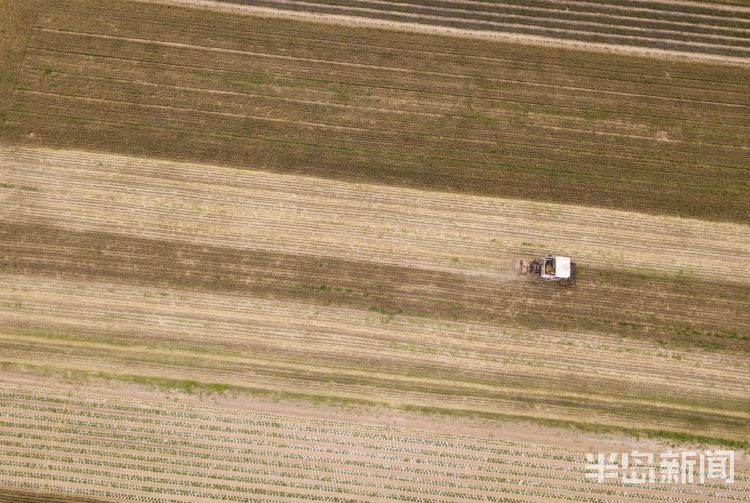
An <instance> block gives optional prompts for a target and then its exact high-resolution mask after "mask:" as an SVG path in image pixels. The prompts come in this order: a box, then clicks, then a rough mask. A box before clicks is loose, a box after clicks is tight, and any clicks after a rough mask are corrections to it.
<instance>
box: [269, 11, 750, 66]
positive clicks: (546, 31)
mask: <svg viewBox="0 0 750 503" xmlns="http://www.w3.org/2000/svg"><path fill="white" fill-rule="evenodd" d="M436 4H437V2H432V4H431V5H424V4H421V3H415V2H407V3H401V2H399V3H395V2H380V1H368V0H357V1H353V2H352V1H337V0H324V1H320V2H289V1H284V2H278V1H274V0H265V1H261V2H255V3H254V5H255V6H266V7H274V8H282V9H285V10H294V11H303V12H313V13H323V14H339V15H347V16H358V17H369V18H376V19H379V20H390V21H400V22H409V23H422V24H428V25H433V26H435V25H437V26H448V27H452V28H464V29H474V30H487V31H497V32H505V33H521V34H531V35H542V36H547V37H553V38H561V39H573V40H580V41H587V42H605V43H616V44H626V45H635V46H643V47H653V48H666V49H676V50H682V51H688V52H690V51H694V52H703V53H713V54H726V55H732V56H739V57H747V55H748V52H747V50H746V48H747V46H748V45H750V39H749V38H748V34H747V29H748V28H749V27H750V20H749V21H743V20H740V19H729V18H720V17H716V16H713V17H711V16H698V15H692V16H683V17H681V18H678V17H677V16H675V15H674V14H671V15H670V14H667V13H665V12H664V11H662V12H661V13H659V14H657V18H662V19H654V18H653V17H652V16H648V14H649V13H651V14H652V15H653V11H648V10H640V9H632V8H631V9H627V10H624V11H621V12H619V13H613V12H611V11H610V12H607V13H603V12H599V13H586V12H581V11H580V10H577V9H576V7H577V6H579V5H580V3H577V4H573V8H572V9H570V8H568V9H565V10H562V9H560V8H559V7H554V8H550V6H549V5H548V6H547V7H534V6H524V7H521V6H519V5H508V4H493V5H491V6H490V4H487V3H484V4H483V5H482V4H479V5H482V7H481V8H479V9H477V8H476V7H475V6H476V5H478V4H477V3H464V4H455V3H447V2H440V3H439V4H440V5H436ZM467 5H468V6H470V7H475V8H473V9H472V8H469V9H466V7H467ZM566 5H567V4H566ZM639 14H640V18H639ZM643 14H646V17H645V18H644V17H643ZM740 14H741V11H740ZM649 17H650V19H649ZM665 17H666V18H667V19H669V20H664V18H665ZM670 18H671V19H670ZM676 18H677V19H676ZM678 19H679V20H678Z"/></svg>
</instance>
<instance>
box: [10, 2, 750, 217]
mask: <svg viewBox="0 0 750 503" xmlns="http://www.w3.org/2000/svg"><path fill="white" fill-rule="evenodd" d="M71 5H72V4H71ZM138 8H142V9H154V15H153V16H145V17H146V18H153V19H159V16H161V15H163V16H165V19H169V20H170V23H169V24H170V25H172V24H173V25H174V26H179V27H180V28H179V29H178V30H175V31H173V32H170V34H169V35H165V33H164V32H163V30H160V29H157V27H156V26H149V25H146V24H143V23H135V22H134V21H133V19H132V16H131V15H130V13H129V12H128V13H127V16H126V15H125V13H124V12H123V13H119V11H117V12H115V13H113V15H112V17H111V18H107V21H106V22H98V21H96V22H95V23H94V21H92V23H94V24H91V25H90V26H89V25H85V26H84V25H81V26H78V25H80V24H81V23H78V22H75V20H76V19H77V18H78V17H80V16H74V14H75V10H67V11H66V8H65V7H61V8H60V9H59V10H52V11H51V12H50V16H49V17H48V18H45V20H44V23H45V24H44V27H39V28H37V29H36V30H35V31H34V33H33V34H32V37H31V38H30V41H29V44H30V47H29V51H28V52H27V54H28V57H27V62H26V63H25V64H24V67H23V74H22V76H21V78H20V83H19V88H18V89H17V91H16V95H15V99H14V109H13V110H12V111H11V112H10V115H9V121H8V123H7V125H6V128H5V132H4V133H3V136H4V137H5V138H7V139H11V140H13V141H21V139H23V140H22V141H30V142H31V143H39V142H41V143H42V144H47V145H54V146H58V147H59V146H75V147H86V148H93V149H107V150H116V151H123V152H129V153H136V154H144V155H154V154H155V153H157V150H158V155H160V156H166V157H173V158H180V159H194V160H195V159H197V160H207V161H211V162H222V163H228V164H232V165H237V166H242V167H250V168H261V169H268V170H274V171H282V172H300V173H306V174H312V175H318V176H325V177H332V178H340V179H344V180H358V181H379V182H385V183H388V184H399V185H412V186H423V187H425V188H435V187H438V188H439V187H443V188H444V187H445V186H446V183H447V184H448V186H450V187H451V188H452V189H453V190H456V191H459V192H474V193H476V192H480V193H484V192H486V191H491V193H492V194H491V195H505V194H506V193H509V191H510V189H511V188H512V192H513V194H514V195H515V196H516V197H526V198H530V199H540V198H541V199H544V200H555V201H562V200H569V201H571V199H570V195H571V194H574V195H575V197H574V199H573V200H572V202H586V203H587V204H591V203H593V204H597V205H601V204H604V203H605V201H606V203H607V205H610V206H614V207H621V208H629V209H645V207H644V206H642V205H643V204H646V205H648V206H650V205H654V204H656V205H658V206H659V207H660V208H661V209H660V210H659V211H665V212H668V213H669V212H672V213H673V212H675V211H676V209H677V208H679V212H680V214H688V215H702V216H705V215H708V214H712V215H714V216H715V215H716V212H721V213H723V214H724V215H725V217H726V216H728V215H730V214H731V215H734V216H732V217H731V218H730V219H740V218H741V215H743V214H744V213H745V212H744V210H743V207H744V205H746V199H745V198H743V197H742V191H743V190H744V186H745V185H746V183H747V182H746V180H745V175H746V172H745V170H744V169H743V167H742V166H743V162H744V154H743V153H742V151H743V149H744V146H745V143H746V138H747V135H746V134H745V133H746V131H745V129H746V126H745V123H744V122H743V119H744V112H743V110H744V108H746V107H747V89H746V87H745V86H742V85H740V84H737V83H735V79H736V78H737V77H738V76H739V74H740V73H742V72H743V71H744V70H742V69H735V70H734V72H735V73H737V74H738V75H734V76H732V72H731V71H727V70H726V69H725V68H722V70H721V72H715V75H716V76H717V77H718V79H719V80H717V81H716V82H719V83H722V84H721V85H715V84H712V85H711V86H710V88H711V89H717V90H716V91H714V90H711V89H709V88H708V86H706V83H705V82H704V80H702V77H699V78H691V77H689V76H688V75H686V74H685V70H684V68H682V66H684V65H683V64H677V63H675V64H671V63H670V65H671V66H670V68H669V71H667V73H670V72H675V73H678V74H680V76H679V77H671V76H670V77H669V78H665V77H664V76H663V68H662V75H659V74H658V73H657V72H656V71H655V70H652V69H651V68H650V67H648V65H643V66H644V67H643V68H642V74H643V75H644V76H646V77H645V80H644V78H638V76H637V75H635V74H633V73H628V72H624V73H623V74H622V75H624V77H623V76H620V77H619V79H620V80H618V77H617V74H616V73H601V70H598V71H594V70H587V72H593V73H594V75H595V76H594V77H589V76H588V75H576V74H575V72H574V71H573V69H574V68H576V66H577V65H579V64H580V61H578V59H577V58H578V56H577V53H570V54H574V55H575V58H574V60H575V61H574V62H571V64H570V67H568V68H566V67H564V66H561V65H560V64H559V63H560V61H565V59H561V60H557V62H556V63H552V62H548V63H546V65H547V68H549V69H551V70H552V71H551V72H550V71H544V72H543V71H540V70H537V69H536V68H531V67H529V66H528V65H527V66H525V67H524V66H523V65H521V63H520V62H518V61H515V62H513V61H511V65H510V66H508V65H506V64H505V63H506V62H505V60H504V59H503V58H506V57H509V58H511V59H513V58H517V56H516V55H513V51H511V50H509V49H510V48H509V47H506V46H504V45H502V44H496V45H497V48H498V51H496V53H495V54H494V56H492V55H485V54H484V53H479V54H472V55H471V57H472V58H474V59H473V60H472V61H471V63H468V62H462V61H461V57H459V56H463V55H468V54H470V51H468V49H474V47H473V46H471V47H469V48H466V49H463V48H461V47H460V46H459V53H455V51H456V48H455V47H452V46H450V47H449V46H448V45H447V44H445V41H443V44H444V45H443V46H440V45H439V42H440V41H442V39H441V38H436V37H424V36H416V35H413V37H414V40H412V41H410V42H409V43H406V42H407V41H403V42H404V43H405V44H404V45H406V46H407V47H410V48H414V49H410V50H408V51H403V53H399V54H394V53H393V51H392V50H391V49H388V48H387V47H384V46H383V45H382V41H380V42H377V41H375V40H374V39H373V38H372V34H371V33H370V31H368V30H357V31H356V34H357V36H355V37H354V39H353V40H351V38H352V37H348V38H349V39H350V41H351V42H352V45H351V47H350V49H349V51H350V53H351V54H350V56H351V57H349V56H347V57H342V50H343V49H342V46H341V43H342V42H341V41H338V40H337V39H336V36H337V34H336V30H337V28H332V27H331V26H328V27H327V32H332V30H333V32H332V33H333V34H334V35H336V36H333V37H330V39H329V40H326V39H325V38H323V33H322V31H321V28H320V27H318V26H315V25H310V26H311V27H309V28H307V29H306V28H305V25H300V24H298V23H297V24H295V23H293V22H291V21H279V20H271V21H268V20H264V21H263V22H262V23H261V22H259V21H258V18H251V17H248V18H244V19H243V23H240V25H243V26H242V29H241V30H239V31H238V32H237V33H233V32H232V31H231V29H230V27H234V25H235V24H236V20H232V19H227V20H226V21H227V23H223V22H222V23H217V24H215V25H214V26H219V27H220V28H216V30H217V31H216V33H215V34H214V35H215V36H214V35H211V34H210V30H209V28H208V25H206V24H205V20H203V19H198V18H196V17H195V15H194V12H192V11H189V10H180V9H173V10H169V11H164V10H161V9H162V8H161V7H158V6H144V5H140V6H139V7H138ZM67 9H75V7H74V6H73V7H71V6H68V7H67ZM100 15H102V14H101V12H99V11H96V10H95V11H94V12H93V13H92V19H93V20H98V19H99V16H100ZM207 15H208V16H209V17H210V16H222V15H221V14H217V13H214V14H210V15H209V14H207ZM180 16H182V22H177V21H178V18H179V17H180ZM224 16H225V15H224ZM221 19H224V18H223V17H221ZM172 21H174V23H172ZM107 23H110V24H107ZM105 26H108V28H103V27H105ZM251 28H253V29H251ZM277 28H278V29H280V33H277V31H279V30H278V29H277ZM295 28H299V30H297V32H299V33H295V35H299V36H302V37H303V38H304V37H308V40H309V44H303V43H300V42H299V41H296V40H295V39H294V38H292V37H291V35H287V32H288V31H289V30H293V29H295ZM71 29H73V30H82V31H80V32H76V31H71ZM83 30H85V31H83ZM207 30H208V31H207ZM206 36H211V38H212V40H215V43H214V44H212V46H211V47H207V46H205V43H204V42H202V41H203V40H205V37H206ZM405 36H408V35H405V34H396V33H394V34H393V37H396V38H399V39H400V38H403V37H405ZM399 42H402V41H401V40H399ZM269 44H270V45H269ZM506 53H507V54H506ZM498 54H499V55H500V57H499V58H498ZM610 57H612V56H610ZM545 61H546V59H545ZM622 61H625V62H627V63H628V64H629V63H630V61H629V60H627V59H624V60H622ZM622 61H618V62H622ZM681 65H682V66H681ZM694 66H695V69H696V70H699V69H700V68H701V66H700V65H694ZM238 67H244V68H247V67H251V68H252V69H253V71H252V72H241V71H238V70H237V68H238ZM47 70H49V72H47ZM144 70H145V71H144ZM621 79H624V80H621ZM425 82H427V84H425ZM112 84H115V86H114V87H115V88H116V92H114V93H113V91H112V89H111V88H112ZM694 86H698V87H694ZM702 86H703V87H702ZM552 98H554V99H552ZM676 104H679V105H680V106H674V105H676ZM477 109H481V110H482V112H481V113H478V112H477V111H476V110H477ZM592 110H593V112H592ZM592 113H593V114H594V115H593V116H592V115H591V114H592ZM155 117H157V118H158V119H155ZM113 137H116V138H121V139H122V141H121V142H118V143H116V144H115V143H113V142H112V141H111V140H112V138H113ZM29 138H32V139H31V140H29ZM83 138H86V140H85V142H84V141H83ZM605 144H606V148H603V147H604V145H605ZM155 149H156V150H155ZM186 152H188V153H186ZM372 165H378V168H379V169H378V170H372V169H371V168H370V166H372ZM697 166H699V167H700V169H696V167H697ZM540 175H542V176H545V177H548V179H549V183H550V187H554V190H553V189H552V188H549V189H544V190H542V188H540V187H539V186H538V184H535V183H533V180H534V179H535V178H537V177H538V176H540ZM373 177H375V178H376V179H377V180H375V179H373ZM446 177H447V178H446ZM446 180H447V181H446ZM660 201H661V202H660ZM676 201H677V202H676ZM651 209H654V208H651ZM722 218H723V217H722Z"/></svg>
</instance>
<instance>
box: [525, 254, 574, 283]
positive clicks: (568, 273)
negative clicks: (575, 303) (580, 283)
mask: <svg viewBox="0 0 750 503" xmlns="http://www.w3.org/2000/svg"><path fill="white" fill-rule="evenodd" d="M516 270H517V271H518V274H530V275H532V276H540V277H541V278H542V279H546V280H551V281H557V283H558V284H559V285H560V286H573V285H575V284H576V265H575V263H574V262H571V261H570V257H554V256H552V255H547V256H544V257H541V258H538V259H536V260H532V261H531V262H529V261H528V260H524V259H520V260H519V261H517V262H516Z"/></svg>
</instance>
